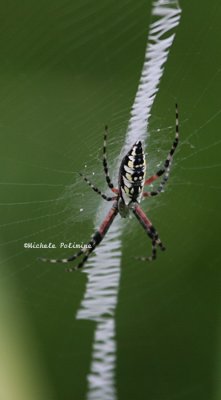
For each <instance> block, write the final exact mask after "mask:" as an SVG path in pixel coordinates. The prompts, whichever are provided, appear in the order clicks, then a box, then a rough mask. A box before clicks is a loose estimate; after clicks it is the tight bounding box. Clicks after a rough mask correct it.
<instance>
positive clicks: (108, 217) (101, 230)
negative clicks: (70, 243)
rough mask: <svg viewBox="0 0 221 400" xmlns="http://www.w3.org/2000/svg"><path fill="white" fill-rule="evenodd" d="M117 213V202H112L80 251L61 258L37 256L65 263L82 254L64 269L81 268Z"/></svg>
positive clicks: (47, 260) (45, 260) (41, 259)
mask: <svg viewBox="0 0 221 400" xmlns="http://www.w3.org/2000/svg"><path fill="white" fill-rule="evenodd" d="M117 214H118V208H117V202H115V203H114V204H113V206H112V207H111V209H110V211H109V212H108V214H107V215H106V217H105V219H104V221H103V222H102V224H101V225H100V227H99V229H98V230H97V231H96V232H95V233H94V235H93V236H92V238H91V240H90V241H89V242H88V243H87V245H86V246H85V247H83V248H82V249H81V250H80V251H78V252H77V253H76V254H74V255H72V256H70V257H68V258H61V259H53V258H52V259H51V258H43V257H42V258H39V260H40V261H43V262H50V263H54V264H55V263H63V264H66V263H68V262H70V261H74V260H76V258H78V257H80V256H81V255H83V254H84V257H83V259H82V260H81V262H80V263H79V264H78V265H77V266H76V267H74V268H67V269H66V271H68V272H72V271H74V270H75V269H79V268H82V267H83V265H84V263H85V262H86V261H87V259H88V257H89V255H90V254H91V253H92V251H93V250H94V249H95V247H96V246H97V245H98V244H99V243H100V242H101V241H102V239H103V238H104V236H105V234H106V233H107V231H108V229H109V228H110V226H111V224H112V222H113V220H114V218H115V217H116V215H117Z"/></svg>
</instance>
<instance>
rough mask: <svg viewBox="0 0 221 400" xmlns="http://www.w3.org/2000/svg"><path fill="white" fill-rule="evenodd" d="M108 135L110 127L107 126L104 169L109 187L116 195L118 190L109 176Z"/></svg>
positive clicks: (105, 131)
mask: <svg viewBox="0 0 221 400" xmlns="http://www.w3.org/2000/svg"><path fill="white" fill-rule="evenodd" d="M107 134H108V127H107V125H106V126H105V130H104V145H103V167H104V173H105V177H106V182H107V184H108V187H109V188H110V189H111V190H112V192H114V193H118V189H116V188H115V187H114V185H113V183H112V181H111V179H110V175H109V169H108V165H107Z"/></svg>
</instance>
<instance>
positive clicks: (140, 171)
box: [41, 105, 179, 272]
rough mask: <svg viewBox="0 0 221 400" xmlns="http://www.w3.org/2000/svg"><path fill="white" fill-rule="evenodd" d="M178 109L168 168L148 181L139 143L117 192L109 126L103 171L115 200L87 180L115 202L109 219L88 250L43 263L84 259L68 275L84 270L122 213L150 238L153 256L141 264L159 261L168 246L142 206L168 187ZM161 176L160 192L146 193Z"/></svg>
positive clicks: (121, 175)
mask: <svg viewBox="0 0 221 400" xmlns="http://www.w3.org/2000/svg"><path fill="white" fill-rule="evenodd" d="M178 127H179V125H178V107H177V105H176V135H175V139H174V142H173V145H172V148H171V150H170V152H169V154H168V156H167V158H166V161H165V162H164V165H163V167H162V168H161V169H159V170H158V171H157V172H156V174H155V175H153V176H151V177H150V178H149V179H146V180H145V173H146V163H145V155H144V151H143V147H142V143H141V141H137V142H136V143H134V145H133V146H132V148H131V149H130V151H129V152H128V153H127V154H126V156H125V157H124V158H123V160H122V162H121V165H120V169H119V177H118V188H115V187H114V185H113V183H112V181H111V179H110V176H109V171H108V165H107V157H106V141H107V131H108V129H107V126H106V127H105V134H104V147H103V167H104V173H105V177H106V182H107V184H108V186H109V188H110V189H111V191H112V192H113V193H114V194H115V195H114V196H112V197H109V196H106V195H105V194H104V193H102V192H101V191H100V190H99V189H98V188H97V187H95V186H94V185H93V184H92V183H91V182H90V181H89V180H88V179H87V178H86V177H85V176H83V175H82V174H80V175H81V176H83V179H84V180H85V181H86V182H87V183H88V185H89V186H90V187H91V188H92V189H93V190H94V191H95V192H96V193H98V194H99V195H101V197H103V199H105V200H107V201H113V202H114V203H113V205H112V207H111V209H110V211H109V212H108V214H107V216H106V217H105V219H104V221H103V222H102V224H101V225H100V227H99V229H98V230H97V231H96V232H95V233H94V235H93V236H92V239H91V240H90V241H89V242H88V244H87V246H86V247H84V248H82V249H81V250H80V251H79V252H78V253H76V254H74V255H72V256H70V257H68V258H63V259H48V258H41V261H45V262H47V261H48V262H51V263H57V262H61V263H68V262H70V261H73V260H75V259H76V258H77V257H79V256H81V255H83V258H82V261H81V262H80V263H79V264H78V265H77V266H76V267H75V268H68V269H67V271H70V272H71V271H73V270H74V269H78V268H81V267H82V266H83V265H84V263H85V262H86V261H87V259H88V257H89V255H90V254H91V253H92V251H93V250H94V249H95V247H96V246H97V245H98V244H99V243H100V242H101V241H102V239H103V238H104V236H105V234H106V233H107V231H108V229H109V227H110V226H111V224H112V222H113V220H114V218H115V217H116V215H117V214H118V213H119V214H120V216H121V217H122V218H126V217H127V216H128V214H129V212H130V211H132V212H133V214H134V215H135V216H136V218H137V219H138V221H139V222H140V224H141V225H142V226H143V228H144V230H145V231H146V233H147V235H148V236H149V237H150V239H151V242H152V254H151V256H149V257H139V259H141V260H147V261H152V260H154V259H155V258H156V250H157V246H159V247H160V249H161V250H165V247H164V245H163V244H162V242H161V240H160V238H159V235H158V233H157V231H156V229H155V228H154V227H153V225H152V223H151V221H150V220H149V219H148V217H147V216H146V214H145V213H144V212H143V210H142V209H141V207H140V205H139V203H140V201H141V199H142V197H152V196H156V195H158V194H159V193H161V192H162V190H163V188H164V185H165V184H166V182H167V180H168V178H169V173H170V167H171V163H172V160H173V154H174V152H175V150H176V147H177V145H178V140H179V129H178ZM160 176H163V178H162V181H161V183H160V185H159V186H158V187H157V189H156V190H154V191H150V192H144V191H143V189H144V185H150V184H151V183H152V182H154V181H155V180H156V179H158V178H159V177H160Z"/></svg>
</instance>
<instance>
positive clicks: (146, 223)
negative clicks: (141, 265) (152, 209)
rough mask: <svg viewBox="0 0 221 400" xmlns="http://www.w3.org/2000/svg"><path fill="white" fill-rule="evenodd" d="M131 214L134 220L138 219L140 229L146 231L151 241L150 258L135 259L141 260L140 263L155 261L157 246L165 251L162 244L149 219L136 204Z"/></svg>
mask: <svg viewBox="0 0 221 400" xmlns="http://www.w3.org/2000/svg"><path fill="white" fill-rule="evenodd" d="M133 213H134V215H135V216H136V218H137V219H138V221H139V222H140V224H141V225H142V227H143V228H144V230H145V231H146V233H147V235H148V236H149V237H150V239H151V241H152V254H151V256H149V257H137V258H138V259H139V260H142V261H152V260H155V259H156V255H157V246H159V247H160V249H161V250H162V251H163V250H165V247H164V245H163V243H162V242H161V240H160V238H159V235H158V233H157V231H156V229H155V228H154V226H153V225H152V222H151V221H150V220H149V218H147V216H146V214H145V213H144V212H143V210H142V209H141V207H140V206H139V205H138V204H136V205H135V207H134V209H133Z"/></svg>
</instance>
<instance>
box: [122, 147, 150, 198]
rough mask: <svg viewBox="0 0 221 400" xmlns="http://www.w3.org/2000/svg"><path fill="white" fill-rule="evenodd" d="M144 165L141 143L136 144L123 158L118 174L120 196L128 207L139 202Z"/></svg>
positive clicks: (144, 170)
mask: <svg viewBox="0 0 221 400" xmlns="http://www.w3.org/2000/svg"><path fill="white" fill-rule="evenodd" d="M145 172H146V163H145V156H144V152H143V147H142V143H141V141H138V142H136V143H135V144H134V145H133V146H132V148H131V150H130V151H129V152H128V153H127V155H126V156H125V157H124V158H123V160H122V163H121V166H120V172H119V190H120V194H121V196H122V198H123V200H124V202H125V204H126V205H128V204H129V203H131V202H138V203H139V202H140V199H141V195H142V191H143V186H144V181H145Z"/></svg>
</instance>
